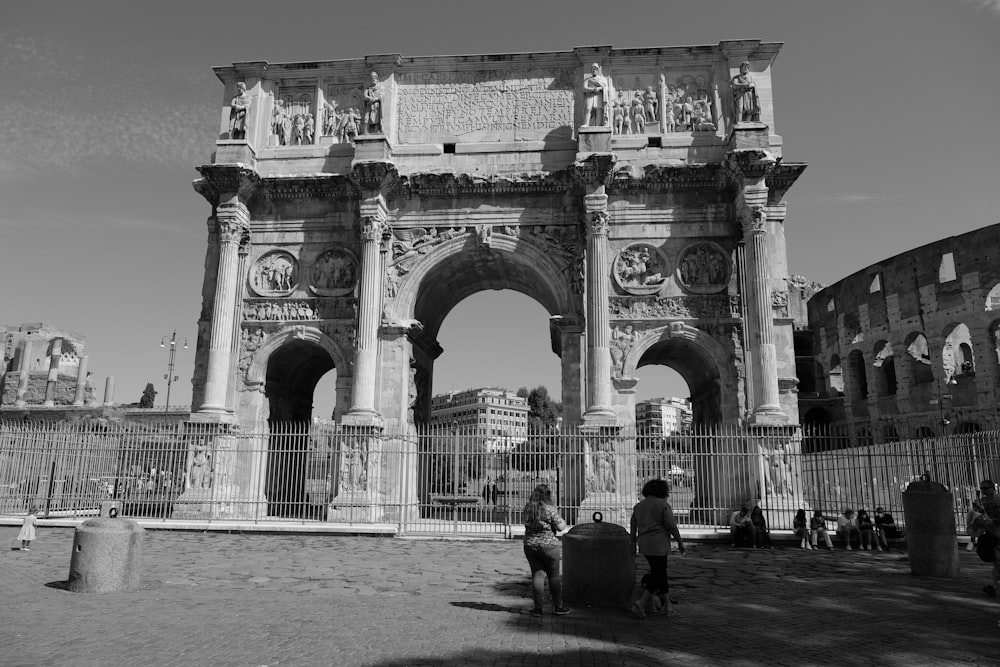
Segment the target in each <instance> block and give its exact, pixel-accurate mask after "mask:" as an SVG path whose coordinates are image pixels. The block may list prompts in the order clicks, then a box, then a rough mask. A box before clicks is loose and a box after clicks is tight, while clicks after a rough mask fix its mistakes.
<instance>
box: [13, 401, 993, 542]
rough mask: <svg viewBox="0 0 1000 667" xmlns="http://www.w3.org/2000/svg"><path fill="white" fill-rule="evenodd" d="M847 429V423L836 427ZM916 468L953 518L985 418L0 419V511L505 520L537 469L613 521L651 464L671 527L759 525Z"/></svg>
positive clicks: (471, 529)
mask: <svg viewBox="0 0 1000 667" xmlns="http://www.w3.org/2000/svg"><path fill="white" fill-rule="evenodd" d="M845 438H847V439H845ZM925 472H926V473H928V474H929V475H930V477H931V478H932V479H934V480H937V481H940V482H941V483H943V484H945V485H946V486H947V487H948V488H949V489H950V490H951V491H952V492H953V495H954V501H955V516H956V523H957V525H958V526H959V530H960V531H961V530H962V529H963V528H964V525H965V514H966V512H967V511H968V510H969V508H970V507H971V504H972V501H973V500H974V499H975V497H976V492H977V489H978V483H979V481H981V480H983V479H987V478H991V479H996V478H997V476H998V472H1000V432H998V431H983V432H979V433H973V434H964V435H953V436H946V437H938V438H926V439H919V440H906V441H901V442H892V443H880V444H863V443H858V442H856V441H853V440H851V439H850V437H848V436H845V435H844V434H843V433H842V432H840V431H838V430H836V429H830V430H821V429H818V428H812V429H809V430H807V431H804V430H803V429H802V428H801V427H798V426H791V427H771V428H746V427H744V428H738V427H735V426H733V427H728V426H720V427H713V428H710V429H704V430H696V431H693V432H690V433H685V434H672V435H667V436H664V435H661V434H656V433H636V432H635V431H634V430H628V429H625V430H619V429H613V428H599V429H579V430H571V431H565V430H564V431H559V432H555V431H554V432H552V433H547V434H538V435H530V436H528V437H527V439H525V438H524V437H521V438H515V437H510V436H507V435H489V436H487V435H483V434H481V433H478V432H475V431H467V430H460V429H455V430H437V431H421V430H417V429H413V428H410V429H406V430H404V431H390V430H381V429H373V428H367V429H366V428H358V427H354V428H347V427H339V426H337V425H335V424H332V423H325V422H314V423H301V424H298V423H270V424H266V425H263V427H262V428H260V429H259V430H254V431H251V432H247V431H231V432H227V431H225V430H223V429H220V427H219V426H216V425H204V424H190V423H187V424H174V425H166V424H164V425H150V424H145V423H129V422H107V421H96V422H78V423H69V424H56V425H39V424H27V423H0V514H3V515H19V514H25V513H26V512H27V511H28V510H29V509H34V510H36V511H38V512H39V513H40V514H41V515H42V516H47V517H59V516H70V517H75V516H92V515H96V514H97V513H98V512H99V510H100V507H101V503H102V502H104V501H109V500H113V501H117V502H118V503H120V508H119V512H120V515H121V516H127V517H134V518H138V517H142V518H147V519H156V520H162V521H172V520H180V519H187V520H190V519H197V520H204V521H221V520H227V521H246V522H258V523H259V522H272V521H277V522H299V523H310V522H335V523H348V524H365V523H378V524H393V525H395V526H396V527H397V529H398V530H399V531H401V532H404V533H463V534H482V535H510V534H511V533H512V532H515V531H517V528H518V526H520V525H521V509H522V508H523V507H524V504H525V503H526V502H527V500H528V498H529V497H530V495H531V492H532V490H533V489H534V488H535V486H536V485H537V484H539V483H546V484H548V485H549V487H550V488H551V490H552V493H553V497H554V498H555V500H556V502H557V504H558V506H559V509H560V511H561V512H562V514H563V516H565V517H566V518H567V520H568V521H569V522H571V523H578V522H583V521H588V520H590V517H591V516H592V514H593V512H595V511H600V512H601V513H602V515H603V516H604V518H605V520H610V521H614V522H616V523H623V524H626V525H627V522H628V516H629V513H630V511H631V507H632V505H633V504H634V503H635V502H636V501H637V500H638V499H639V498H640V497H641V496H640V491H641V488H642V485H643V483H644V482H645V481H647V480H650V479H656V478H661V479H666V480H668V481H669V482H670V485H671V497H670V502H671V504H672V506H673V508H674V512H675V514H676V516H677V517H678V520H679V522H680V523H681V526H682V527H687V528H700V529H703V530H709V531H718V532H725V531H727V530H728V517H729V515H730V513H732V512H733V511H734V510H735V509H737V508H739V507H740V506H741V505H744V504H750V505H752V504H760V506H761V507H762V508H764V510H765V514H766V516H767V517H768V520H769V523H770V526H771V528H772V529H790V528H791V521H792V517H793V515H794V513H795V511H796V510H797V509H799V508H805V509H820V510H822V511H823V512H824V513H825V514H828V515H832V514H839V513H840V512H841V511H843V509H845V508H848V507H850V508H852V509H855V510H857V509H861V508H866V509H868V510H869V512H871V511H872V510H874V508H875V507H879V506H881V507H884V508H885V509H886V510H888V511H890V512H892V513H893V514H894V515H895V516H896V518H897V521H899V522H902V520H903V512H902V492H903V490H904V489H905V488H906V486H907V485H908V484H909V483H910V482H911V481H913V480H915V479H918V478H919V477H920V475H922V474H924V473H925Z"/></svg>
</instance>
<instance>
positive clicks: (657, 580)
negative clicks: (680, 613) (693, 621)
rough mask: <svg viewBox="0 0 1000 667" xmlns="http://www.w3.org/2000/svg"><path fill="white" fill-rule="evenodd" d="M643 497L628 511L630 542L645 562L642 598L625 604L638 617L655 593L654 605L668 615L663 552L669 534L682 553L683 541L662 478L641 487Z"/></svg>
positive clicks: (668, 606) (667, 592) (668, 593)
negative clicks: (628, 605) (645, 577)
mask: <svg viewBox="0 0 1000 667" xmlns="http://www.w3.org/2000/svg"><path fill="white" fill-rule="evenodd" d="M642 495H643V499H642V500H641V501H639V503H638V504H637V505H636V506H635V508H633V510H632V545H633V548H636V547H638V549H639V553H641V554H642V555H643V556H645V557H646V561H648V562H649V578H648V579H646V583H645V586H644V590H643V591H642V597H640V598H639V599H638V600H637V601H636V602H634V603H633V604H632V606H631V607H629V611H631V612H632V613H633V614H634V615H635V616H636V617H638V618H646V605H648V604H649V602H650V600H652V599H653V595H654V594H659V595H660V597H659V599H658V600H657V602H659V603H661V604H660V605H658V606H657V608H660V607H661V606H662V608H665V609H666V610H667V615H672V614H673V610H672V608H671V603H670V592H669V590H670V589H669V582H668V580H667V555H668V554H669V553H670V537H671V536H673V538H674V539H675V540H677V549H678V551H680V553H681V555H682V556H683V555H684V541H683V540H682V539H681V532H680V530H679V529H678V528H677V521H676V520H675V519H674V510H673V509H672V508H671V507H670V503H668V502H667V496H668V495H670V487H669V486H668V485H667V482H666V480H662V479H653V480H650V481H648V482H646V484H645V486H643V487H642Z"/></svg>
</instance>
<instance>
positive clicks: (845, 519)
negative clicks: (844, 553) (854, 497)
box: [837, 509, 861, 551]
mask: <svg viewBox="0 0 1000 667" xmlns="http://www.w3.org/2000/svg"><path fill="white" fill-rule="evenodd" d="M837 537H839V538H840V539H842V540H844V547H845V548H846V549H847V550H848V551H851V542H852V541H855V542H857V543H858V548H861V531H860V530H858V520H857V519H856V518H855V517H854V510H852V509H846V510H844V513H843V514H842V515H841V516H839V517H837Z"/></svg>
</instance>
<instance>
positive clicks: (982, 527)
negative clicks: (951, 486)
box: [972, 479, 1000, 597]
mask: <svg viewBox="0 0 1000 667" xmlns="http://www.w3.org/2000/svg"><path fill="white" fill-rule="evenodd" d="M979 491H980V502H981V504H982V506H983V513H982V514H981V515H980V517H979V518H978V519H976V520H975V521H973V526H972V527H973V529H978V531H979V532H980V534H979V539H980V540H984V541H992V542H993V545H994V546H993V560H992V563H993V571H992V573H991V576H990V583H989V584H987V585H986V586H983V592H984V593H986V594H987V595H989V596H990V597H996V596H997V588H1000V539H997V538H1000V497H997V486H996V484H995V483H994V482H993V480H990V479H984V480H983V481H982V482H980V483H979ZM987 533H990V534H992V537H993V539H992V540H991V539H990V535H988V534H987ZM978 546H980V545H977V547H978ZM987 548H988V547H987Z"/></svg>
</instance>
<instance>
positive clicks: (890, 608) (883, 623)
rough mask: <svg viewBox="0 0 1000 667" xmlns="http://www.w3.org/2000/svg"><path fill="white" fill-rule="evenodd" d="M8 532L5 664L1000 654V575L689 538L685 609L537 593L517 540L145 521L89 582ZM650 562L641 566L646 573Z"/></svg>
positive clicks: (68, 538) (997, 659) (803, 659)
mask: <svg viewBox="0 0 1000 667" xmlns="http://www.w3.org/2000/svg"><path fill="white" fill-rule="evenodd" d="M17 531H18V528H16V527H3V528H0V545H3V549H4V550H3V552H2V553H0V590H2V594H3V595H2V604H0V646H2V647H3V648H2V652H3V653H2V657H0V663H2V664H4V665H98V664H100V665H104V664H108V663H111V662H127V664H129V665H130V666H137V665H385V666H403V665H455V666H457V665H535V664H542V665H548V664H556V665H666V664H670V665H773V664H778V665H834V664H836V665H869V664H882V665H907V666H911V665H946V664H955V665H958V664H961V665H974V664H978V665H995V664H1000V627H998V619H1000V606H998V605H997V600H994V599H992V598H987V597H986V596H985V595H984V594H983V593H982V592H981V588H982V586H983V584H985V583H986V581H987V579H988V576H989V568H988V565H987V564H985V563H982V562H980V561H979V560H978V559H977V558H976V556H975V554H973V553H966V552H965V551H963V552H962V574H961V576H960V577H959V578H957V579H931V578H923V577H914V576H912V575H911V574H910V570H909V565H908V563H907V562H905V561H903V560H901V554H900V553H899V552H889V553H884V554H882V553H869V552H843V551H837V552H834V553H829V552H825V551H819V552H803V551H800V550H798V549H794V548H791V547H789V548H785V549H780V548H779V549H776V550H774V551H753V550H731V549H728V548H726V547H723V546H720V545H710V544H699V543H695V544H690V545H689V549H688V556H687V557H686V558H683V559H682V558H680V557H676V556H675V557H672V558H671V561H670V577H671V591H672V596H673V597H674V599H675V600H676V601H677V603H678V604H677V607H676V609H677V612H678V613H677V615H676V616H675V617H673V618H669V619H668V618H666V617H664V616H660V615H653V614H651V615H650V616H649V617H648V618H647V619H645V620H638V619H635V618H632V617H631V616H629V615H628V614H627V613H626V612H625V610H624V609H623V608H588V607H577V608H575V609H574V612H573V614H571V615H569V616H563V617H553V616H551V615H550V614H549V613H548V610H546V614H545V616H544V617H543V618H541V619H537V618H533V617H531V616H529V615H528V609H529V608H530V606H531V603H530V597H529V595H530V594H529V587H528V575H527V567H526V563H525V561H524V556H523V553H522V551H521V545H520V543H519V542H517V541H508V542H444V541H428V540H410V539H392V538H375V537H348V536H327V535H287V534H283V535H274V534H270V535H268V534H226V533H202V532H167V531H147V533H146V538H145V555H144V559H143V585H142V588H141V589H140V590H138V591H135V592H128V593H108V594H80V593H71V592H69V591H67V590H65V589H64V588H61V587H60V586H61V582H63V581H64V580H65V579H66V578H67V576H68V571H69V561H70V552H71V547H72V542H73V530H72V529H70V528H41V529H39V531H38V538H39V539H38V540H37V541H36V542H35V543H34V544H33V545H32V549H31V551H15V550H12V549H11V547H12V546H13V545H14V544H15V542H14V538H15V536H16V535H17ZM641 571H642V570H641V568H640V571H639V574H641Z"/></svg>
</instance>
